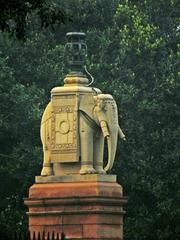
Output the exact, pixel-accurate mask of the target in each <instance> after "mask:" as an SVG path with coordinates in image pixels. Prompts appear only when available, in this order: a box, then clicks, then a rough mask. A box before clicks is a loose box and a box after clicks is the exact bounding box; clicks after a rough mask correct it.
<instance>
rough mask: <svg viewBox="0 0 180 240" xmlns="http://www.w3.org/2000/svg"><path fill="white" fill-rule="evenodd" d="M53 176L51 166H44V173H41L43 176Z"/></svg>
mask: <svg viewBox="0 0 180 240" xmlns="http://www.w3.org/2000/svg"><path fill="white" fill-rule="evenodd" d="M52 175H53V170H52V167H51V166H48V167H47V166H44V167H43V169H42V171H41V176H52Z"/></svg>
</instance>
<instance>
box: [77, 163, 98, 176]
mask: <svg viewBox="0 0 180 240" xmlns="http://www.w3.org/2000/svg"><path fill="white" fill-rule="evenodd" d="M79 173H80V174H93V173H96V170H95V169H94V168H93V167H92V166H91V165H84V166H82V167H81V170H80V172H79Z"/></svg>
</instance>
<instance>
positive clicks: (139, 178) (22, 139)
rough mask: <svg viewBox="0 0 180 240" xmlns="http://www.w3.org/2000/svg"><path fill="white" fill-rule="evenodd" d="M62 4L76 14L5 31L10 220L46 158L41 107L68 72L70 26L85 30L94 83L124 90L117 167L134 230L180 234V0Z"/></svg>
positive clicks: (4, 175) (129, 235)
mask: <svg viewBox="0 0 180 240" xmlns="http://www.w3.org/2000/svg"><path fill="white" fill-rule="evenodd" d="M61 7H62V9H64V10H65V11H66V12H67V13H68V15H70V16H73V21H72V22H68V23H66V25H61V26H56V27H55V29H54V30H53V31H50V29H49V30H48V31H45V30H44V28H41V27H40V23H39V22H38V21H37V22H36V21H35V20H36V18H29V23H28V24H29V25H28V29H29V33H28V35H27V40H26V42H24V43H22V42H21V43H20V42H18V41H17V40H16V39H14V38H11V39H9V38H8V36H6V35H5V34H1V36H0V46H1V55H0V89H1V94H0V108H1V112H0V143H1V153H0V161H1V164H0V178H1V181H2V182H4V184H3V186H1V189H0V194H1V201H0V208H1V210H2V211H1V212H2V213H1V215H0V222H1V226H2V227H6V228H7V229H11V228H12V226H14V228H17V227H18V228H22V226H21V224H22V222H24V214H23V212H24V208H23V207H22V206H23V204H22V197H23V196H25V195H26V196H27V191H28V187H29V186H30V185H31V184H32V183H33V181H34V180H33V178H34V176H35V175H38V174H39V172H40V167H41V164H42V149H41V144H40V140H39V125H40V117H41V114H42V111H43V109H44V107H45V104H46V103H47V101H48V99H49V91H50V89H51V88H52V87H53V86H57V85H62V81H63V78H64V75H65V74H66V66H65V64H64V63H63V61H64V59H63V56H64V49H63V45H64V35H65V33H66V32H68V31H79V30H82V31H85V32H86V33H87V44H88V53H89V56H88V60H87V68H88V70H89V71H90V72H91V73H92V75H93V76H94V77H95V83H94V86H97V87H99V88H100V89H101V90H102V91H103V92H104V93H111V94H112V95H113V96H114V97H115V99H116V101H117V103H118V108H119V112H120V114H119V119H120V122H121V126H122V128H123V130H124V132H125V133H126V136H127V142H123V143H122V142H121V143H119V145H118V151H117V157H116V162H115V166H114V168H113V171H112V172H113V173H116V174H117V175H118V180H119V182H120V183H121V184H122V185H123V187H124V193H125V195H127V196H128V197H129V201H128V204H127V206H126V211H127V214H126V216H125V226H124V231H125V239H126V240H130V239H133V240H144V239H147V240H154V239H156V240H165V239H167V240H177V239H178V238H179V235H178V234H179V232H180V229H179V228H178V216H179V210H178V197H179V192H178V189H179V184H178V173H179V156H180V149H179V144H180V139H179V135H180V127H179V125H178V123H179V122H180V112H179V102H180V95H179V90H180V82H179V80H178V57H179V50H178V38H179V26H178V18H177V1H175V0H174V1H154V0H147V1H145V0H144V1H133V0H131V1H127V0H126V1H119V0H113V1H108V0H93V1H92V0H91V1H90V0H86V1H83V0H77V1H73V0H69V1H65V0H64V1H61ZM36 24H37V25H36ZM38 24H39V25H38ZM35 25H36V26H35Z"/></svg>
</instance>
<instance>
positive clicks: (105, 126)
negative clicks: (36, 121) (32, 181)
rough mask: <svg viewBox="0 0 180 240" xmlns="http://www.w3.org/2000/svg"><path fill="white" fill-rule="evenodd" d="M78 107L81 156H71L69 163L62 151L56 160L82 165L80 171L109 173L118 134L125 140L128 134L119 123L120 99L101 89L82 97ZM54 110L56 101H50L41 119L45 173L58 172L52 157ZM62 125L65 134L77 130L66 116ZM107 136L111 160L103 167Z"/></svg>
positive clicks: (84, 172) (43, 173) (77, 126)
mask: <svg viewBox="0 0 180 240" xmlns="http://www.w3.org/2000/svg"><path fill="white" fill-rule="evenodd" d="M75 109H76V111H77V115H76V116H77V124H76V128H77V131H76V133H77V135H78V155H77V159H75V160H72V161H71V158H68V163H65V162H61V159H60V158H61V156H62V155H57V157H56V159H57V160H56V164H60V165H61V166H64V165H65V164H69V163H71V162H74V163H73V164H74V166H75V165H76V166H79V168H78V172H77V173H80V174H92V173H99V174H105V173H106V172H108V171H110V170H111V168H112V166H113V163H114V158H115V153H116V148H117V140H118V135H119V137H120V138H122V139H124V140H125V135H124V134H123V132H122V130H121V128H120V126H119V124H118V112H117V105H116V102H115V101H114V99H113V97H112V96H111V95H109V94H101V93H98V94H94V95H93V94H91V95H90V96H88V97H87V96H86V95H84V96H80V97H79V99H78V104H77V106H76V108H75ZM53 111H54V110H53V103H52V102H50V103H49V104H48V105H47V107H46V110H45V112H44V114H43V117H42V121H41V141H42V144H43V151H44V162H43V169H42V171H41V175H42V176H49V175H53V174H54V173H53V167H52V165H53V164H54V161H55V160H53V158H52V156H53V155H52V141H53V129H54V128H53ZM74 111H75V110H74ZM58 124H59V123H58ZM60 125H61V134H64V135H61V136H63V137H64V136H65V134H66V133H67V132H68V131H69V133H70V132H71V131H74V130H71V127H70V125H71V124H69V123H68V122H67V121H66V120H62V121H61V123H60ZM58 126H59V125H58ZM105 139H107V146H108V162H107V165H106V166H105V167H103V155H104V141H105ZM63 156H64V155H63ZM58 162H59V163H58ZM78 164H79V165H78Z"/></svg>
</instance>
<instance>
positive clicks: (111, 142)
mask: <svg viewBox="0 0 180 240" xmlns="http://www.w3.org/2000/svg"><path fill="white" fill-rule="evenodd" d="M113 135H114V136H112V135H111V136H110V137H108V138H107V145H108V163H107V165H106V166H105V168H104V170H105V171H106V172H109V171H110V170H111V169H112V167H113V164H114V159H115V154H116V146H117V132H116V133H114V134H113Z"/></svg>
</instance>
